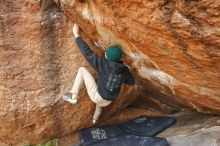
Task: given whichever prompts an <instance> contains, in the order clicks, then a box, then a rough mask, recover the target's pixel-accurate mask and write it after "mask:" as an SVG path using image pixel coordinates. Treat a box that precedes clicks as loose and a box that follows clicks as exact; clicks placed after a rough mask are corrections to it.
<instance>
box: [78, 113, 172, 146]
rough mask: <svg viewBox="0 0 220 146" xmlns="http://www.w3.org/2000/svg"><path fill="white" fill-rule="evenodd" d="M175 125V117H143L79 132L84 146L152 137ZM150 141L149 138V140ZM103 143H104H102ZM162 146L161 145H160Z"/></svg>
mask: <svg viewBox="0 0 220 146" xmlns="http://www.w3.org/2000/svg"><path fill="white" fill-rule="evenodd" d="M174 123H175V119H174V118H173V117H150V116H141V117H138V118H135V119H133V120H130V121H127V122H125V123H121V124H117V125H105V126H93V127H90V128H86V129H82V130H80V131H79V134H80V141H81V144H82V145H83V146H89V145H93V144H98V143H99V142H102V141H106V140H109V139H112V138H117V137H121V138H126V137H123V135H129V134H130V135H133V136H139V137H138V138H139V139H142V138H141V136H142V137H144V138H145V139H146V137H152V136H155V135H156V134H158V133H159V132H161V131H162V130H164V129H166V128H167V127H169V126H170V125H172V124H174ZM148 139H149V138H148ZM102 143H103V142H102ZM158 146H160V145H158Z"/></svg>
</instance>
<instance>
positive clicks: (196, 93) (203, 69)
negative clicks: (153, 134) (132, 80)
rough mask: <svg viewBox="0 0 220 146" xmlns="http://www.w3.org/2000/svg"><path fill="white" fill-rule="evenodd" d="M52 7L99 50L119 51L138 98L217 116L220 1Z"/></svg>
mask: <svg viewBox="0 0 220 146" xmlns="http://www.w3.org/2000/svg"><path fill="white" fill-rule="evenodd" d="M54 1H55V2H56V4H57V5H58V7H59V8H60V9H61V10H62V11H63V12H64V14H65V15H67V16H68V17H69V18H70V19H72V20H76V22H77V23H78V24H79V25H80V27H81V28H82V29H83V30H84V32H85V33H86V34H87V35H88V36H90V38H92V40H93V41H94V43H95V44H97V45H98V46H101V48H103V49H104V48H105V47H106V46H107V45H109V44H119V45H121V46H122V48H123V50H124V52H125V54H126V58H125V60H126V62H127V63H128V64H130V65H131V67H132V69H133V70H134V72H135V75H136V77H137V78H138V80H139V87H140V89H141V90H140V93H141V94H142V97H145V98H151V99H149V100H150V101H153V102H154V103H156V102H157V103H161V104H162V105H164V104H167V105H168V106H170V109H173V111H178V110H185V109H195V110H197V111H199V112H203V113H213V114H218V115H219V114H220V90H219V89H220V80H219V79H220V73H219V72H220V66H219V63H218V62H219V54H220V49H219V48H220V42H219V40H220V19H219V16H220V11H219V8H220V3H219V1H216V0H200V1H195V0H193V1H187V0H184V1H168V0H160V1H141V0H135V1H126V0H125V1H116V0H115V1H109V0H87V1H86V0H54ZM152 98H153V99H152ZM149 100H148V101H149ZM155 100H157V101H155Z"/></svg>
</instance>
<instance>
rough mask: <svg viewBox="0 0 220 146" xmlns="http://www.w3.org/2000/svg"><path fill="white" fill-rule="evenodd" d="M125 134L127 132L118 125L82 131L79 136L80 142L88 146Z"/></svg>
mask: <svg viewBox="0 0 220 146" xmlns="http://www.w3.org/2000/svg"><path fill="white" fill-rule="evenodd" d="M124 133H125V131H123V130H122V129H121V128H120V127H118V126H116V125H105V126H95V127H91V128H86V129H82V130H80V132H79V135H80V142H81V143H82V144H83V145H85V146H86V145H90V144H93V143H97V142H100V141H103V140H106V139H109V138H112V137H116V136H119V135H122V134H124Z"/></svg>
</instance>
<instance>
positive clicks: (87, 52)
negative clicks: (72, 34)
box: [76, 37, 103, 71]
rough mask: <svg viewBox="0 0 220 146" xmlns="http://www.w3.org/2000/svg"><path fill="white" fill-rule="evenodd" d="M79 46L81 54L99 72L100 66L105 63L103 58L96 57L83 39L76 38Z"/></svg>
mask: <svg viewBox="0 0 220 146" xmlns="http://www.w3.org/2000/svg"><path fill="white" fill-rule="evenodd" d="M76 43H77V46H78V47H79V49H80V52H81V53H82V54H83V56H84V57H85V58H86V60H87V61H88V62H89V64H90V65H91V66H92V67H93V68H94V69H95V70H96V71H99V69H100V66H101V64H102V62H103V58H102V57H101V56H98V55H96V54H95V53H94V52H93V51H92V50H91V49H90V47H89V46H88V45H87V44H86V43H85V42H84V41H83V40H82V38H81V37H77V38H76Z"/></svg>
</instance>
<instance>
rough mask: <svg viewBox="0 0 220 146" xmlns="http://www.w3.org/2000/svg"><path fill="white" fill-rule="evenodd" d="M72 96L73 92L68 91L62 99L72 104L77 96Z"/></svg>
mask: <svg viewBox="0 0 220 146" xmlns="http://www.w3.org/2000/svg"><path fill="white" fill-rule="evenodd" d="M72 96H73V94H72V93H70V92H68V93H65V94H64V95H63V100H65V101H68V102H70V103H72V104H76V103H77V98H73V97H72Z"/></svg>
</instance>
